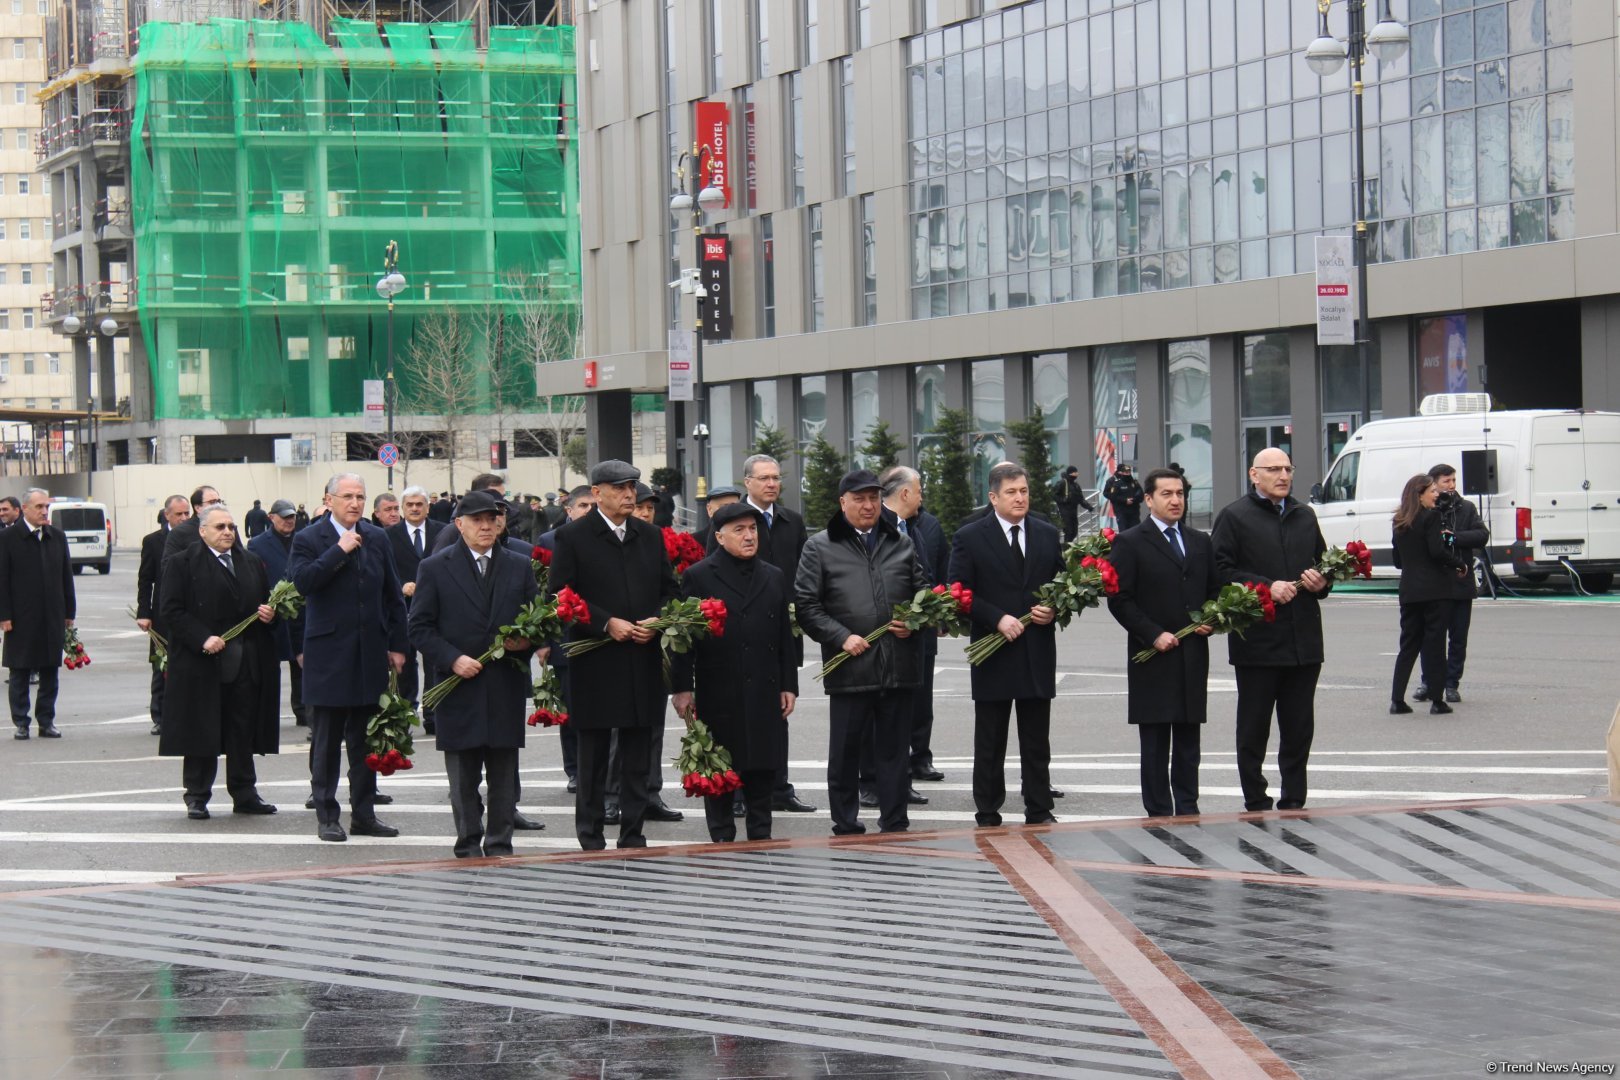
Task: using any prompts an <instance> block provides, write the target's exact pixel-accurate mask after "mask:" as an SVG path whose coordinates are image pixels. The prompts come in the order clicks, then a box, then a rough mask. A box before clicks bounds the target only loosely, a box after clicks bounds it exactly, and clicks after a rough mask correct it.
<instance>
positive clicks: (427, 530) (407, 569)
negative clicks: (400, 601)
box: [383, 518, 459, 608]
mask: <svg viewBox="0 0 1620 1080" xmlns="http://www.w3.org/2000/svg"><path fill="white" fill-rule="evenodd" d="M447 528H449V526H447V525H446V524H445V523H444V522H442V521H434V520H433V519H432V518H428V519H427V520H426V521H424V522H422V530H423V532H422V551H423V554H422V555H418V554H417V553H416V546H415V545H414V544H412V543H411V527H410V525H409V524H407V523H406V522H403V521H401V522H400V523H399V524H398V525H390V526H388V528H386V529H384V530H383V531H384V532H386V533H387V534H388V550H390V551H392V552H393V553H394V569H395V570H398V571H399V580H400V582H401V583H402V584H403V583H404V582H407V581H415V580H416V568H417V566H418V565H419V564H420V563H421V562H422V560H423V559H425V558H427V556H428V555H431V554H432V553H433V552H435V551H437V550H438V548H437V547H436V546H435V545H436V544H437V542H438V539H439V534H440V533H442V532H444V531H445V529H447ZM458 535H459V534H458ZM405 606H406V607H407V608H409V607H410V606H411V605H410V604H409V603H408V602H407V603H406V605H405Z"/></svg>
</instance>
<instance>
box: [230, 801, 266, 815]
mask: <svg viewBox="0 0 1620 1080" xmlns="http://www.w3.org/2000/svg"><path fill="white" fill-rule="evenodd" d="M275 812H276V808H275V807H274V806H272V805H271V804H270V803H267V802H265V801H264V800H263V799H254V800H253V801H252V802H239V803H237V804H236V805H234V806H232V807H231V813H233V814H273V813H275Z"/></svg>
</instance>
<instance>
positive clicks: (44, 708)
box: [8, 667, 62, 731]
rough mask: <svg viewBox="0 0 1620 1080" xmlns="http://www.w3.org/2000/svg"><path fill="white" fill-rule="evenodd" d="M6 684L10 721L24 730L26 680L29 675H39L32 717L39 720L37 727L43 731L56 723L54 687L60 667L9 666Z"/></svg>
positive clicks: (26, 710)
mask: <svg viewBox="0 0 1620 1080" xmlns="http://www.w3.org/2000/svg"><path fill="white" fill-rule="evenodd" d="M8 670H9V671H10V678H9V680H8V686H9V688H10V690H11V722H12V723H13V724H16V725H17V726H18V727H19V728H21V729H22V730H24V731H27V730H28V689H29V687H28V680H29V678H30V677H31V676H34V675H38V676H39V693H37V694H35V695H34V719H35V720H38V721H39V729H40V730H41V731H44V730H45V729H46V728H48V727H52V726H53V725H55V723H56V687H57V678H58V676H60V675H61V673H62V669H61V668H58V667H42V668H20V667H19V668H10V669H8Z"/></svg>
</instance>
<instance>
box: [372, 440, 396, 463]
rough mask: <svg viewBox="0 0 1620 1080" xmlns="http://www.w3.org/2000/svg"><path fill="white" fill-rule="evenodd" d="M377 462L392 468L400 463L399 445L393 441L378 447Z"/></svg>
mask: <svg viewBox="0 0 1620 1080" xmlns="http://www.w3.org/2000/svg"><path fill="white" fill-rule="evenodd" d="M377 464H379V465H385V466H387V467H388V468H390V469H392V468H393V467H394V466H395V465H398V464H399V447H397V446H395V445H394V444H393V443H391V442H385V443H383V444H382V446H380V447H379V448H378V449H377Z"/></svg>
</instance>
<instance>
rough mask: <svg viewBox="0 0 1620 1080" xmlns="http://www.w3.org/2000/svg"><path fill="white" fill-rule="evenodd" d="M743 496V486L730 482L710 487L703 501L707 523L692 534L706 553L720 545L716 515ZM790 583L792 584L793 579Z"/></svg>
mask: <svg viewBox="0 0 1620 1080" xmlns="http://www.w3.org/2000/svg"><path fill="white" fill-rule="evenodd" d="M742 497H743V493H742V488H738V487H732V486H731V485H730V484H726V485H724V486H722V487H716V488H710V489H709V497H708V499H707V500H705V501H704V503H703V509H704V512H705V513H706V514H707V518H706V523H705V524H704V526H703V528H701V529H699V530H698V531H697V532H695V533H693V534H692V539H694V540H696V541H697V542H698V543H699V544H701V545H702V546H703V551H704V553H705V554H708V555H713V554H714V553H715V550H716V549H718V548H719V546H720V545H719V543H718V542H717V541H716V540H715V536H714V515H715V514H717V513H719V512H720V510H721V508H723V507H727V506H730V505H731V504H732V503H734V502H738V501H740V500H741V499H742ZM755 509H758V507H755ZM789 584H790V585H791V584H792V581H791V579H790V580H789Z"/></svg>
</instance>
